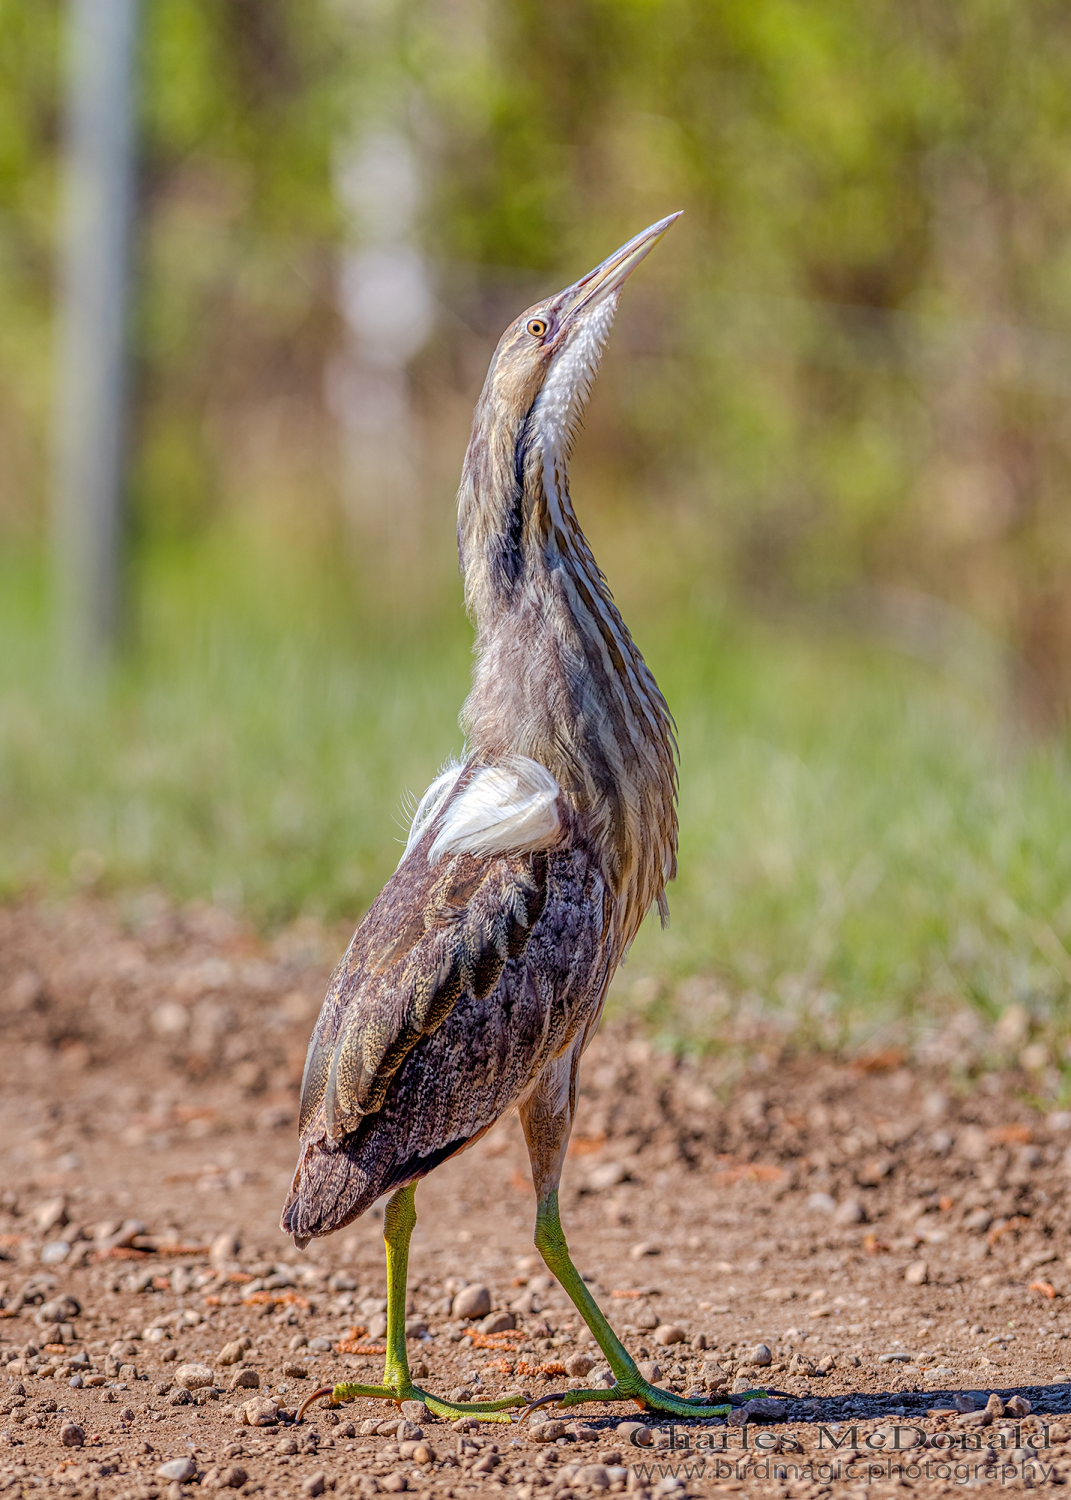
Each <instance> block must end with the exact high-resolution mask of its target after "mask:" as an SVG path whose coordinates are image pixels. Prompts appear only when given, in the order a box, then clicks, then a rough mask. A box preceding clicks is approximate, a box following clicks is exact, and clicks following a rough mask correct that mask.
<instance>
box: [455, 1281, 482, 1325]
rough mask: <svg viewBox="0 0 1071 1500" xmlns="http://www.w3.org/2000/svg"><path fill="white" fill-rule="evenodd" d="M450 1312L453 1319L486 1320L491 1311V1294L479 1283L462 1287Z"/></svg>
mask: <svg viewBox="0 0 1071 1500" xmlns="http://www.w3.org/2000/svg"><path fill="white" fill-rule="evenodd" d="M451 1311H452V1315H453V1316H454V1317H455V1318H468V1319H470V1320H471V1319H473V1318H486V1316H487V1314H488V1313H489V1312H490V1311H491V1293H490V1291H489V1290H488V1288H487V1287H485V1286H483V1285H481V1284H480V1283H476V1284H475V1285H473V1286H466V1287H462V1289H461V1290H460V1291H459V1292H458V1294H457V1296H456V1297H455V1298H454V1305H453V1308H452V1309H451Z"/></svg>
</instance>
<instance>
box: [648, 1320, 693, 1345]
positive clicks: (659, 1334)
mask: <svg viewBox="0 0 1071 1500" xmlns="http://www.w3.org/2000/svg"><path fill="white" fill-rule="evenodd" d="M686 1338H687V1334H686V1333H685V1331H684V1329H683V1328H680V1327H678V1325H677V1324H676V1323H660V1324H659V1326H658V1327H657V1328H656V1329H655V1343H656V1344H662V1345H664V1346H666V1347H668V1346H669V1345H670V1344H683V1343H684V1341H685V1339H686Z"/></svg>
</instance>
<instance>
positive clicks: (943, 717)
mask: <svg viewBox="0 0 1071 1500" xmlns="http://www.w3.org/2000/svg"><path fill="white" fill-rule="evenodd" d="M5 566H6V571H4V572H3V574H2V576H0V585H2V586H0V888H2V889H3V890H4V891H6V892H7V893H8V894H9V895H16V894H18V893H21V892H23V891H26V890H31V891H37V892H40V893H48V894H51V893H58V894H63V893H65V892H68V891H71V890H72V889H76V888H77V886H78V884H79V882H80V881H81V882H85V881H87V880H90V879H92V880H93V881H94V883H95V885H96V886H97V888H99V889H102V890H105V891H117V890H123V889H132V888H137V887H141V886H145V885H156V886H160V887H162V888H164V889H166V890H167V891H169V892H171V893H173V894H174V895H175V896H176V897H178V898H180V899H185V898H190V897H201V898H208V899H213V898H214V899H216V900H219V901H221V902H225V903H228V904H231V905H236V904H240V905H241V906H242V907H243V908H244V910H245V911H246V912H247V913H248V914H249V916H250V917H251V918H252V919H253V920H255V921H256V922H257V923H258V924H259V925H261V926H262V927H264V928H267V929H270V928H273V927H276V926H278V925H280V924H282V923H285V922H287V921H288V920H290V919H292V918H294V917H296V916H298V915H302V914H304V915H309V914H311V915H313V916H316V917H318V918H320V919H322V920H336V919H340V920H341V919H345V920H353V919H355V918H356V917H357V916H358V915H359V914H360V912H361V911H362V909H363V908H364V907H365V906H366V905H367V904H368V902H369V901H370V900H371V898H372V897H373V895H374V894H375V892H376V890H377V889H378V888H379V886H380V884H381V883H382V881H383V880H384V879H385V878H386V876H387V875H388V874H389V872H390V870H391V869H392V868H393V866H394V864H395V862H396V860H397V857H398V853H399V852H400V844H401V840H402V838H403V836H404V834H403V828H404V810H403V797H404V795H405V794H406V793H407V792H409V793H419V792H420V791H422V790H423V788H424V786H425V785H426V784H427V782H428V781H429V780H430V778H431V777H432V775H433V774H434V772H435V770H436V768H437V767H438V765H439V764H440V763H441V761H442V760H443V759H445V758H446V756H447V755H448V754H450V753H451V752H452V751H455V750H456V749H457V748H458V747H459V744H460V736H459V733H458V730H457V727H456V717H457V711H458V708H459V706H460V703H461V700H462V697H463V695H464V691H465V686H466V682H467V674H468V659H469V658H468V653H469V639H470V638H469V629H468V625H467V622H466V621H465V620H464V617H463V615H462V613H461V610H460V605H458V606H457V607H456V608H451V609H449V610H446V611H444V612H443V613H441V614H439V613H436V612H435V611H434V610H432V611H431V613H430V615H429V616H428V617H427V618H425V619H423V620H422V621H418V622H417V623H415V624H413V625H411V626H410V628H409V629H408V630H407V631H406V632H404V633H403V632H401V631H397V632H395V637H396V638H395V639H393V640H390V639H388V638H387V636H388V634H389V632H387V631H385V630H383V629H377V630H373V629H372V627H371V626H370V625H369V624H368V618H367V612H366V611H364V610H363V608H362V606H361V603H360V601H359V599H357V598H356V597H354V595H353V594H352V593H351V592H350V586H349V585H348V583H347V581H346V576H345V573H344V572H343V571H342V570H341V569H339V570H337V571H336V570H332V569H330V568H327V567H324V566H322V565H314V562H313V561H312V560H310V559H304V560H303V559H300V558H299V559H297V560H295V559H293V558H290V559H288V560H287V561H286V562H285V563H284V562H283V561H282V560H281V559H280V557H279V556H278V555H276V554H273V553H271V551H270V550H267V549H264V550H262V551H259V552H252V551H250V550H249V549H248V547H244V548H240V547H239V545H238V543H237V542H235V541H234V540H233V539H232V540H231V541H229V542H218V543H216V544H211V545H209V544H205V545H204V546H202V547H201V548H200V549H198V550H196V551H191V552H190V553H188V554H185V555H177V554H176V555H171V556H168V557H162V558H159V559H157V560H156V561H155V562H153V563H152V564H151V565H149V566H147V567H145V568H144V569H143V570H142V574H141V577H140V582H139V597H140V601H141V602H140V606H139V611H138V614H139V619H140V625H139V630H138V639H137V642H136V644H135V645H133V646H132V647H130V648H129V649H128V651H127V652H126V653H125V654H124V658H123V661H122V663H121V664H120V666H119V667H118V668H117V669H116V671H115V672H114V674H113V676H112V678H111V679H110V680H109V681H108V682H107V684H102V685H99V686H97V687H83V688H81V689H80V690H77V691H72V690H71V688H70V687H69V686H68V687H66V688H65V687H63V686H62V685H61V684H60V682H59V681H58V680H57V677H56V675H55V673H54V671H53V669H52V662H51V651H50V645H49V635H48V631H47V625H46V609H45V602H44V596H43V591H42V587H41V582H40V573H39V570H38V569H37V568H36V567H34V566H33V565H32V564H29V563H27V562H26V561H25V559H23V560H22V561H17V560H11V561H9V563H8V564H6V565H5ZM654 594H655V591H653V590H652V591H651V598H650V599H649V600H648V602H647V604H646V607H645V606H644V603H643V601H642V600H640V601H637V600H635V599H633V600H632V601H631V602H630V605H629V608H628V609H627V611H626V613H628V615H629V618H630V623H632V624H633V625H634V627H635V633H636V635H637V637H638V639H639V640H640V642H641V644H642V645H643V647H644V648H645V650H646V652H647V655H648V657H649V660H650V661H651V664H652V666H653V668H654V670H655V672H656V674H657V675H658V677H659V679H660V681H661V682H662V684H663V686H664V688H665V691H666V695H667V697H668V698H669V701H670V704H671V706H672V708H673V710H674V712H675V714H676V717H677V720H678V724H679V728H680V743H681V825H682V829H681V874H680V879H679V880H678V882H677V884H676V886H675V887H674V888H673V890H672V892H671V905H672V922H671V926H670V928H669V930H668V932H666V933H662V932H661V931H660V930H659V929H658V926H657V923H651V922H649V923H648V924H647V925H646V926H645V928H644V930H643V932H642V933H641V935H640V938H639V940H638V941H637V943H636V945H635V948H634V950H633V953H632V955H631V959H630V963H629V965H628V967H627V968H626V969H625V970H624V971H623V974H622V976H621V979H620V981H619V983H618V985H617V986H616V989H615V996H614V1005H615V1006H616V1007H617V1008H618V1009H621V1008H632V1009H634V1010H638V1011H640V1012H642V1013H643V1014H644V1015H645V1016H646V1018H647V1019H648V1021H649V1022H650V1023H651V1024H653V1025H655V1026H657V1027H661V1028H662V1029H663V1030H667V1031H670V1032H672V1034H673V1035H674V1036H676V1037H679V1038H684V1039H685V1040H686V1041H689V1042H694V1043H697V1044H700V1045H706V1044H710V1043H711V1042H712V1041H715V1040H717V1039H718V1037H719V1036H723V1035H725V1034H727V1031H728V1030H729V1029H732V1030H733V1033H734V1035H741V1034H743V1033H746V1031H747V1029H748V1027H751V1028H752V1029H753V1031H754V1032H755V1033H756V1034H759V1033H765V1032H766V1031H768V1030H770V1029H771V1028H772V1029H774V1030H777V1029H781V1030H782V1031H792V1032H793V1033H795V1034H796V1035H799V1036H804V1037H811V1038H812V1039H815V1040H819V1041H822V1042H824V1043H834V1044H845V1043H847V1044H851V1045H856V1046H858V1045H864V1044H865V1045H879V1044H881V1043H882V1042H883V1040H887V1039H889V1038H891V1037H893V1036H896V1035H898V1034H899V1029H902V1028H903V1027H904V1025H905V1024H910V1025H911V1026H913V1027H914V1028H915V1030H916V1031H919V1030H920V1029H921V1030H922V1031H923V1032H925V1030H926V1028H927V1027H939V1026H940V1025H942V1024H943V1022H944V1020H945V1018H946V1017H947V1016H948V1015H949V1014H950V1013H952V1012H954V1011H956V1009H957V1008H960V1009H962V1008H963V1007H964V1006H966V1008H967V1009H968V1011H969V1012H971V1013H973V1014H975V1015H977V1016H979V1017H981V1018H982V1019H983V1020H986V1021H993V1020H996V1019H997V1018H998V1017H1000V1016H1001V1015H1002V1014H1003V1015H1004V1016H1005V1021H1004V1034H1005V1036H1006V1037H1007V1038H1008V1039H1009V1040H1011V1041H1015V1042H1017V1043H1021V1042H1022V1041H1023V1040H1025V1039H1026V1035H1027V1033H1028V1031H1029V1029H1030V1027H1031V1026H1034V1027H1039V1028H1042V1029H1043V1030H1044V1031H1045V1032H1046V1035H1048V1034H1049V1033H1051V1034H1052V1036H1053V1037H1055V1036H1056V1035H1057V1034H1058V1033H1059V1032H1061V1031H1062V1029H1063V1025H1064V1018H1065V1015H1066V1006H1067V997H1068V983H1069V978H1071V957H1069V956H1068V954H1067V952H1066V950H1065V948H1064V943H1065V942H1067V941H1071V797H1069V795H1068V794H1069V791H1071V775H1069V771H1071V762H1069V758H1068V755H1067V751H1066V747H1065V745H1064V744H1063V743H1059V744H1056V743H1051V742H1050V743H1046V744H1041V743H1036V744H1029V743H1020V744H1018V745H1017V746H1015V747H1013V745H1012V743H1011V741H1010V739H1009V736H1008V734H1007V732H1006V726H1004V725H1002V723H1001V722H1000V720H999V717H998V715H997V713H996V712H995V710H994V708H993V707H992V705H991V704H989V703H988V702H986V701H985V700H984V699H982V698H979V697H977V696H971V695H970V694H969V693H967V692H965V691H962V690H960V689H959V688H957V687H956V685H955V684H954V683H952V682H950V681H949V680H947V679H946V678H944V677H942V676H941V675H940V674H938V673H936V672H935V671H933V670H932V669H930V668H926V667H923V666H921V665H919V664H917V663H913V662H911V661H908V660H906V659H903V658H900V657H897V656H895V655H893V654H891V653H889V652H886V651H883V650H879V649H876V648H871V647H866V646H864V645H861V644H860V643H858V642H857V641H854V640H852V639H850V638H847V637H845V636H838V635H831V634H829V633H824V634H822V633H815V634H811V635H808V634H807V633H806V632H802V631H800V630H799V629H798V628H793V629H791V630H790V629H781V630H775V629H773V628H772V627H769V626H763V625H760V624H757V623H754V622H745V621H726V620H724V619H722V618H720V617H719V616H718V615H717V614H716V613H714V612H711V611H709V610H705V609H703V608H702V607H700V606H699V605H695V606H686V607H677V608H675V609H672V610H671V609H670V608H669V607H668V606H667V605H665V604H663V603H662V602H661V599H662V597H663V596H661V595H659V596H658V597H657V598H656V597H654ZM1009 1007H1011V1010H1010V1011H1009ZM1015 1007H1022V1010H1021V1011H1020V1010H1018V1009H1015ZM1050 1040H1051V1038H1050Z"/></svg>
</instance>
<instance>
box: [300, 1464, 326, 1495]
mask: <svg viewBox="0 0 1071 1500" xmlns="http://www.w3.org/2000/svg"><path fill="white" fill-rule="evenodd" d="M326 1488H327V1475H326V1474H325V1473H324V1471H323V1470H322V1469H317V1471H316V1473H315V1474H310V1475H309V1476H308V1478H307V1479H303V1480H302V1481H301V1493H302V1494H303V1495H322V1494H323V1492H324V1490H326Z"/></svg>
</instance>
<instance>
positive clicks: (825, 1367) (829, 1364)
mask: <svg viewBox="0 0 1071 1500" xmlns="http://www.w3.org/2000/svg"><path fill="white" fill-rule="evenodd" d="M836 1368H837V1361H836V1360H835V1359H834V1358H833V1356H832V1354H823V1356H822V1358H821V1359H820V1360H819V1361H818V1363H817V1364H816V1365H815V1367H814V1373H815V1374H816V1375H832V1373H833V1371H834V1370H835V1369H836Z"/></svg>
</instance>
